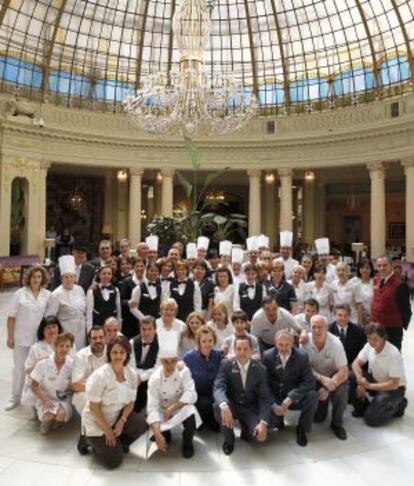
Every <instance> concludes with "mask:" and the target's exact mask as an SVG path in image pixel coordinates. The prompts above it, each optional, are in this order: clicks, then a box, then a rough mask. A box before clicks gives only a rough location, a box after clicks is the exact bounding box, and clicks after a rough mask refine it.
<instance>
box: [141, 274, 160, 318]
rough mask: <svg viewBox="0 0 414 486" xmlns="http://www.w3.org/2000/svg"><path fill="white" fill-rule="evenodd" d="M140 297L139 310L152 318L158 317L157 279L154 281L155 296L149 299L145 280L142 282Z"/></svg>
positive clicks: (158, 296) (158, 287) (158, 292)
mask: <svg viewBox="0 0 414 486" xmlns="http://www.w3.org/2000/svg"><path fill="white" fill-rule="evenodd" d="M140 287H141V298H140V299H139V310H140V311H141V312H142V313H143V314H144V316H152V317H153V318H154V319H158V317H160V304H161V283H160V281H159V280H157V282H156V287H155V288H156V290H157V297H156V298H155V299H151V296H150V293H149V291H148V286H147V284H146V282H142V284H141V285H140Z"/></svg>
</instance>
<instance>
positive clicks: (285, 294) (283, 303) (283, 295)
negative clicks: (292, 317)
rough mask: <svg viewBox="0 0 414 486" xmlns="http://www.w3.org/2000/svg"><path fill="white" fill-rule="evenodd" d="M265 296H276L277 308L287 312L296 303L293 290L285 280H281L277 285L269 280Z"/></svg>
mask: <svg viewBox="0 0 414 486" xmlns="http://www.w3.org/2000/svg"><path fill="white" fill-rule="evenodd" d="M267 295H271V296H275V297H276V296H277V301H278V304H279V306H280V307H283V308H284V309H286V310H287V311H289V312H290V310H291V309H292V304H294V303H296V300H297V299H296V293H295V289H294V288H293V287H292V285H290V284H289V283H287V282H286V280H282V281H281V282H280V284H279V285H276V284H275V283H274V282H273V281H272V280H270V281H269V284H268V285H267Z"/></svg>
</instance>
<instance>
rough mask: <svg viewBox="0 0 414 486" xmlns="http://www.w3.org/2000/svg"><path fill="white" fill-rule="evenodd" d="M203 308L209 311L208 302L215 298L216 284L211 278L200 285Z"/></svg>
mask: <svg viewBox="0 0 414 486" xmlns="http://www.w3.org/2000/svg"><path fill="white" fill-rule="evenodd" d="M199 285H200V291H201V308H202V309H203V310H207V309H208V301H209V299H212V298H213V297H214V283H213V281H212V280H210V279H209V278H205V279H204V280H203V281H202V282H201V283H200V284H199Z"/></svg>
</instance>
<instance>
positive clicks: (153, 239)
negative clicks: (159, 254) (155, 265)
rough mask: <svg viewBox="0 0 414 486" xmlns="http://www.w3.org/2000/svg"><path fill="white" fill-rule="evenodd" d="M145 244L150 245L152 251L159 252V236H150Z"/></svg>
mask: <svg viewBox="0 0 414 486" xmlns="http://www.w3.org/2000/svg"><path fill="white" fill-rule="evenodd" d="M145 242H146V244H147V245H148V247H149V249H150V251H158V236H157V235H150V236H147V237H146V238H145Z"/></svg>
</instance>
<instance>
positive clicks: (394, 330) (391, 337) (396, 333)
mask: <svg viewBox="0 0 414 486" xmlns="http://www.w3.org/2000/svg"><path fill="white" fill-rule="evenodd" d="M385 329H386V331H387V336H388V341H389V342H390V343H391V344H393V345H394V346H395V347H396V348H398V350H399V351H401V346H402V340H403V327H402V326H399V327H386V328H385Z"/></svg>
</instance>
